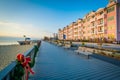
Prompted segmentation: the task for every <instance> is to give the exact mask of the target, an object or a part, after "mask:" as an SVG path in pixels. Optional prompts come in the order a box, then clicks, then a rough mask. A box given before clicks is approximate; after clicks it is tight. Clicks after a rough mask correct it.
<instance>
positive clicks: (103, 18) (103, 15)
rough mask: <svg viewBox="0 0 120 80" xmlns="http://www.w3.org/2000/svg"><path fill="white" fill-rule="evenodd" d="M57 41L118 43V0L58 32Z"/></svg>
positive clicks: (119, 21) (119, 13)
mask: <svg viewBox="0 0 120 80" xmlns="http://www.w3.org/2000/svg"><path fill="white" fill-rule="evenodd" d="M58 39H59V40H63V39H64V40H89V41H90V40H91V41H94V40H104V41H117V42H120V0H109V3H108V5H107V6H106V7H105V8H99V9H98V10H97V11H92V12H89V13H88V14H86V15H85V16H84V17H83V19H78V20H77V21H76V22H72V23H71V24H69V25H67V26H66V27H64V28H63V29H59V30H58Z"/></svg>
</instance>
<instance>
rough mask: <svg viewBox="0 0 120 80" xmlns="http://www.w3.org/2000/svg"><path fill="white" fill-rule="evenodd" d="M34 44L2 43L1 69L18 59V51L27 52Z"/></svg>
mask: <svg viewBox="0 0 120 80" xmlns="http://www.w3.org/2000/svg"><path fill="white" fill-rule="evenodd" d="M33 46H34V45H33V44H31V45H0V71H1V70H2V69H3V68H5V67H6V66H7V65H8V64H10V63H11V62H12V61H14V60H15V59H16V55H17V54H18V53H25V52H26V51H27V50H29V49H30V48H32V47H33Z"/></svg>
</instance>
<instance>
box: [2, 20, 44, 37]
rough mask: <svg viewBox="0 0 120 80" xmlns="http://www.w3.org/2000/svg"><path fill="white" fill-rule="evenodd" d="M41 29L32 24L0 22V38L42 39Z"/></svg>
mask: <svg viewBox="0 0 120 80" xmlns="http://www.w3.org/2000/svg"><path fill="white" fill-rule="evenodd" d="M42 32H43V31H42V29H40V28H39V27H36V26H34V25H33V24H20V23H13V22H5V21H0V36H14V37H22V36H23V35H26V36H30V37H43V35H44V34H43V33H42Z"/></svg>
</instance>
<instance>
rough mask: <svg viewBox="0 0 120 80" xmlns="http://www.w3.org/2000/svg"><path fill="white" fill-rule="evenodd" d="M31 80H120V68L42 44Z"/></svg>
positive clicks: (48, 44)
mask: <svg viewBox="0 0 120 80" xmlns="http://www.w3.org/2000/svg"><path fill="white" fill-rule="evenodd" d="M33 70H34V71H35V75H30V77H29V80H120V67H118V66H115V65H113V64H110V63H107V62H104V61H101V60H98V59H95V58H90V59H86V58H85V57H83V56H80V55H76V54H74V52H72V51H70V50H64V49H63V48H61V47H57V46H54V45H52V44H50V43H46V42H42V44H41V47H40V49H39V53H38V55H37V57H36V64H35V66H34V68H33Z"/></svg>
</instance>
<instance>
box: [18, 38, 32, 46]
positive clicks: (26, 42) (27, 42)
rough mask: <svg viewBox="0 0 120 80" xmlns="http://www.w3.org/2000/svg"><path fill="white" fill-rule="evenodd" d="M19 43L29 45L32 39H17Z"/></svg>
mask: <svg viewBox="0 0 120 80" xmlns="http://www.w3.org/2000/svg"><path fill="white" fill-rule="evenodd" d="M17 42H18V43H19V44H20V45H30V44H31V43H32V41H31V40H30V38H25V41H17Z"/></svg>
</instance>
